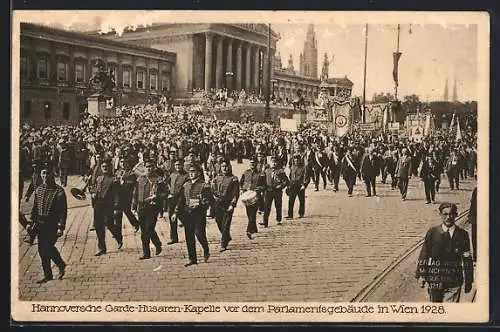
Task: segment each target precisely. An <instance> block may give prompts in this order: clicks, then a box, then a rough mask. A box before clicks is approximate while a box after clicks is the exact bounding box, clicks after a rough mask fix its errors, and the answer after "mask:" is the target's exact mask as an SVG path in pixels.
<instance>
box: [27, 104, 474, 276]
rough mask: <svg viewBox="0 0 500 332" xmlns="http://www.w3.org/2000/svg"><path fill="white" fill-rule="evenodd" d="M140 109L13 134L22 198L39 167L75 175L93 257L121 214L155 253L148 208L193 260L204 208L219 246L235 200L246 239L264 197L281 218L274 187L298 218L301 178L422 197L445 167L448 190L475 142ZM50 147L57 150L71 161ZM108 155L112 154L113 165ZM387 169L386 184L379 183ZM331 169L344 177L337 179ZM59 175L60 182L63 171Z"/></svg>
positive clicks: (469, 170)
mask: <svg viewBox="0 0 500 332" xmlns="http://www.w3.org/2000/svg"><path fill="white" fill-rule="evenodd" d="M143 109H144V111H143V112H142V113H137V114H136V115H135V116H133V117H121V118H112V119H99V118H93V117H88V118H86V119H84V120H83V121H82V122H80V123H79V125H78V126H76V127H68V126H52V127H44V128H38V129H35V128H31V127H28V126H25V127H23V130H22V132H21V148H22V150H21V152H22V156H21V167H22V170H23V173H22V174H23V175H25V176H26V175H28V174H29V173H32V179H31V183H30V185H29V188H28V189H27V190H26V193H25V194H24V198H25V200H28V199H29V198H30V195H31V194H32V193H33V192H34V191H35V193H36V190H35V189H34V188H36V187H37V186H38V187H40V186H42V185H43V183H44V182H43V181H41V180H40V178H43V176H44V175H43V174H44V173H43V172H47V171H49V172H50V173H51V174H63V172H67V170H68V166H72V168H70V169H71V170H72V173H75V172H76V173H77V174H78V175H81V176H82V177H83V178H84V179H85V182H86V183H87V186H86V187H87V190H88V191H89V192H90V194H91V201H92V207H93V209H94V216H93V218H94V219H93V220H94V222H93V223H94V229H95V231H96V234H97V237H98V239H99V241H98V248H97V252H96V256H100V255H104V254H106V240H105V228H107V229H108V230H109V231H110V233H111V235H112V236H113V238H114V239H115V240H116V243H117V247H118V248H121V246H122V218H123V215H124V214H125V217H126V218H127V219H128V221H129V223H130V224H131V225H132V226H133V227H134V228H135V229H136V231H137V228H138V227H140V233H141V240H142V245H143V255H142V256H141V257H140V259H148V258H150V257H151V253H150V242H152V243H153V245H154V246H155V248H156V251H155V253H156V255H158V254H160V253H161V251H162V241H161V239H160V238H159V237H158V235H157V233H156V231H155V225H156V222H157V220H158V219H159V218H160V217H163V216H168V222H169V223H170V225H171V227H170V239H169V240H170V242H168V244H169V245H171V244H175V243H178V242H179V237H178V228H179V227H181V226H183V227H184V231H185V234H186V243H187V246H188V251H189V259H190V260H189V262H188V264H186V265H192V264H196V263H197V258H196V249H195V241H194V238H195V237H194V236H195V235H196V238H197V239H198V241H199V242H200V244H201V245H202V247H203V249H204V258H205V260H208V257H209V256H210V254H209V248H208V243H207V241H206V234H205V227H204V224H205V223H206V222H207V217H208V218H210V217H212V218H214V219H215V221H216V223H217V225H218V227H219V230H220V233H221V241H220V246H221V251H225V250H226V249H228V245H229V243H230V241H231V232H230V230H231V219H232V215H233V211H234V209H236V208H239V206H241V205H243V206H244V207H245V209H246V213H247V216H248V228H247V234H246V235H247V236H248V238H249V239H252V236H254V235H255V234H257V233H258V226H257V219H258V216H257V212H260V213H261V214H259V216H261V218H262V219H261V221H260V222H259V224H260V225H261V226H263V227H268V226H269V217H270V215H271V213H272V212H273V211H272V210H273V203H274V208H275V211H274V213H275V217H276V224H277V225H281V223H282V214H283V207H282V196H283V191H284V192H285V193H286V194H287V195H288V196H289V204H288V207H287V209H286V210H285V213H286V218H285V219H293V218H294V205H295V200H296V198H298V201H299V210H298V217H299V218H304V217H307V214H306V206H307V202H305V198H306V195H305V189H306V188H307V187H308V185H309V183H314V186H315V190H316V191H318V190H320V189H322V190H332V191H336V192H338V193H339V194H340V193H342V192H344V193H345V194H347V195H348V196H352V193H353V188H354V186H356V185H359V186H363V187H364V188H365V190H366V196H368V197H370V196H377V195H378V194H379V193H381V191H383V190H394V189H396V185H395V183H396V184H397V188H399V190H400V193H401V198H402V200H405V199H406V198H407V195H412V196H416V197H422V198H423V201H424V202H425V203H433V202H435V198H436V195H437V194H438V193H439V189H441V190H443V189H444V188H443V186H441V188H439V182H440V179H441V178H443V177H445V176H446V177H447V178H448V180H449V189H450V190H454V189H458V188H459V183H460V179H464V178H467V177H474V176H475V175H476V166H477V145H476V141H475V136H474V133H472V132H465V133H464V134H463V137H462V139H461V140H460V141H455V139H454V138H453V137H450V136H449V135H447V133H446V132H445V133H436V134H435V135H433V136H429V137H427V138H426V139H424V140H423V141H422V142H418V143H417V142H411V141H409V140H408V139H397V140H395V141H392V142H389V141H388V139H387V137H384V136H379V137H369V136H363V135H361V133H359V132H357V133H356V132H353V133H352V134H349V135H348V136H346V137H343V138H341V139H339V138H338V137H333V136H329V135H328V134H327V133H325V132H324V131H323V130H321V129H320V128H315V129H313V128H304V129H303V130H301V131H299V132H297V133H289V132H282V131H280V130H279V128H277V127H276V126H271V125H265V126H264V125H261V127H260V128H259V124H256V123H252V122H249V123H239V122H231V121H224V120H214V119H213V118H211V117H206V116H201V115H192V116H189V117H188V118H186V119H184V117H183V115H182V114H175V113H168V114H163V113H150V112H146V111H145V109H146V108H145V107H143ZM179 119H181V120H179ZM113 128H114V130H113ZM116 129H118V130H116ZM255 129H257V130H255ZM51 142H58V144H57V148H58V149H51V148H50V147H51V146H53V145H52V144H51ZM242 147H243V148H242ZM63 149H64V150H63ZM77 149H78V150H77ZM56 151H67V153H68V155H70V159H69V160H72V161H73V164H72V165H71V163H68V161H67V160H68V159H66V158H62V157H61V156H62V154H61V153H57V152H56ZM205 151H208V155H207V153H206V152H205ZM78 158H81V159H78ZM242 158H247V159H249V160H250V165H251V166H250V169H248V170H247V171H245V172H244V174H243V175H242V177H241V179H238V178H236V177H235V176H234V175H233V174H232V171H231V162H235V161H237V160H239V159H242ZM114 160H118V166H117V168H116V169H115V168H114V164H113V161H114ZM267 160H269V162H267ZM77 165H79V166H77ZM80 165H81V166H80ZM132 165H134V166H132ZM414 165H417V166H416V167H414ZM82 166H83V167H82ZM47 168H49V169H48V170H47ZM63 169H65V170H64V171H63ZM40 171H41V172H42V173H41V175H40V174H39V172H40ZM389 176H390V180H391V186H390V187H386V186H383V185H382V184H383V183H385V181H386V179H387V178H388V177H389ZM412 176H414V177H420V178H421V180H422V182H423V183H424V184H425V186H424V188H425V190H422V192H411V193H408V179H409V178H410V177H412ZM340 177H342V178H343V179H344V181H345V187H343V186H342V184H339V178H340ZM357 178H358V179H359V180H360V181H359V182H358V181H357V180H358V179H357ZM320 180H321V181H320ZM379 183H380V184H379ZM320 184H321V186H320ZM60 185H61V186H63V187H65V185H66V182H65V181H64V180H63V178H61V181H60ZM240 190H241V195H240ZM240 196H241V199H240V200H239V198H240ZM61 199H63V198H61ZM239 201H240V202H241V203H243V204H238V202H239ZM54 213H55V212H54ZM259 218H260V217H259ZM163 219H165V218H163ZM31 242H32V240H31ZM49 276H50V275H46V278H45V279H47V278H48V277H49Z"/></svg>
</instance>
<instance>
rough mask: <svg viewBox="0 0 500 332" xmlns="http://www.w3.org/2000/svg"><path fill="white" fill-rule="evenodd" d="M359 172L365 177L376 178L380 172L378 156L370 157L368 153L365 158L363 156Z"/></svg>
mask: <svg viewBox="0 0 500 332" xmlns="http://www.w3.org/2000/svg"><path fill="white" fill-rule="evenodd" d="M359 172H360V173H361V175H362V176H363V178H365V179H373V178H375V177H376V176H377V173H378V163H377V157H376V156H374V155H372V156H371V159H370V156H369V155H368V154H365V155H364V156H363V158H361V166H360V168H359Z"/></svg>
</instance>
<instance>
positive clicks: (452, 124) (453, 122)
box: [450, 113, 455, 133]
mask: <svg viewBox="0 0 500 332" xmlns="http://www.w3.org/2000/svg"><path fill="white" fill-rule="evenodd" d="M454 126H455V113H453V117H452V118H451V124H450V133H451V132H452V131H453V127H454Z"/></svg>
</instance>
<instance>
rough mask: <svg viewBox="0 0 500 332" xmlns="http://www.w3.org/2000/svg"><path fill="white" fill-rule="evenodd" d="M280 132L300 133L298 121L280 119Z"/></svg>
mask: <svg viewBox="0 0 500 332" xmlns="http://www.w3.org/2000/svg"><path fill="white" fill-rule="evenodd" d="M280 130H281V131H288V132H292V133H296V132H297V131H298V125H297V119H284V118H280Z"/></svg>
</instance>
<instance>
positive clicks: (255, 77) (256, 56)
mask: <svg viewBox="0 0 500 332" xmlns="http://www.w3.org/2000/svg"><path fill="white" fill-rule="evenodd" d="M253 61H254V70H253V89H254V91H255V93H257V94H258V93H259V72H260V68H259V64H260V62H259V61H260V49H259V47H258V46H255V52H254V55H253Z"/></svg>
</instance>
